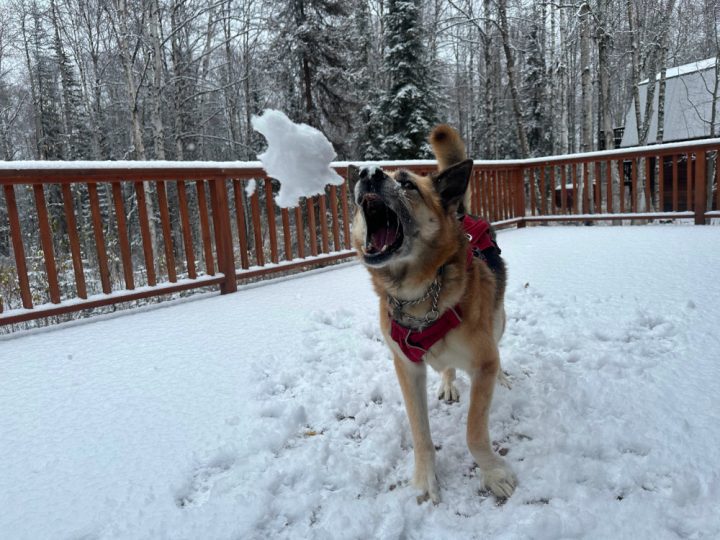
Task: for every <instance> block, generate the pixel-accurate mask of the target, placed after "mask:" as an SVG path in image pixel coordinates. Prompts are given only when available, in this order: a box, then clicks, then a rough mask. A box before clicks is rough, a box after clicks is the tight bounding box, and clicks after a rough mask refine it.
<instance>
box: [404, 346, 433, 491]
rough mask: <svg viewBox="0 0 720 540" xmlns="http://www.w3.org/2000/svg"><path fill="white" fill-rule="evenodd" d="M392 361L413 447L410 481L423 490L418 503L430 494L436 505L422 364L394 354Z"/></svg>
mask: <svg viewBox="0 0 720 540" xmlns="http://www.w3.org/2000/svg"><path fill="white" fill-rule="evenodd" d="M394 361H395V372H396V373H397V377H398V381H399V383H400V389H401V390H402V394H403V399H404V400H405V410H406V411H407V415H408V420H409V422H410V430H411V432H412V437H413V446H414V447H415V475H414V479H413V484H414V485H415V487H417V488H418V489H420V490H421V491H422V495H421V496H420V497H418V502H422V501H424V500H427V498H428V497H429V498H430V499H431V500H432V502H433V503H436V504H437V503H439V502H440V488H439V486H438V481H437V477H436V476H435V447H434V446H433V442H432V438H431V436H430V421H429V419H428V408H427V388H426V369H425V364H424V363H419V364H413V363H412V362H409V361H407V360H405V359H403V358H400V357H399V356H398V355H397V354H396V355H394Z"/></svg>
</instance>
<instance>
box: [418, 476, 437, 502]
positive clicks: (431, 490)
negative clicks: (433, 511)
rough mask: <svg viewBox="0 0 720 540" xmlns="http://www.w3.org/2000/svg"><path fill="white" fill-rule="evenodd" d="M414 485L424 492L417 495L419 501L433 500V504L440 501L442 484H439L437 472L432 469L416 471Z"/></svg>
mask: <svg viewBox="0 0 720 540" xmlns="http://www.w3.org/2000/svg"><path fill="white" fill-rule="evenodd" d="M413 485H414V486H415V487H416V488H417V489H419V490H420V491H421V492H422V493H421V494H420V495H418V496H417V503H418V504H422V503H424V502H425V501H427V500H431V501H432V502H433V504H438V503H439V502H440V485H439V484H438V480H437V476H435V472H434V471H431V470H426V471H417V470H416V471H415V478H414V479H413Z"/></svg>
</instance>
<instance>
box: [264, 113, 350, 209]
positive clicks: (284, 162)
mask: <svg viewBox="0 0 720 540" xmlns="http://www.w3.org/2000/svg"><path fill="white" fill-rule="evenodd" d="M252 125H253V128H255V131H258V132H259V133H262V134H263V135H264V136H265V138H266V139H267V142H268V148H267V150H266V151H265V152H263V153H262V154H260V155H258V159H260V161H261V162H262V165H263V168H264V169H265V170H266V171H267V173H268V175H270V176H272V177H273V178H275V179H276V180H278V181H279V182H280V192H279V193H278V194H277V197H275V202H276V203H277V204H278V206H280V207H282V208H287V207H289V206H296V205H297V203H298V199H300V197H311V196H312V195H317V194H320V193H324V191H325V186H326V185H327V184H334V185H336V186H338V185H340V184H342V183H343V182H344V181H345V180H344V179H343V177H342V176H340V175H339V174H337V173H336V172H335V171H334V170H332V169H331V168H330V163H331V162H332V160H333V159H335V156H336V155H337V154H335V150H334V149H333V147H332V144H330V141H328V140H327V138H326V137H325V135H323V134H322V133H321V132H320V131H319V130H317V129H315V128H314V127H312V126H308V125H307V124H295V123H294V122H292V120H290V119H289V118H288V117H287V116H285V114H283V113H282V112H280V111H275V110H272V109H266V110H265V112H264V113H263V114H262V116H253V118H252Z"/></svg>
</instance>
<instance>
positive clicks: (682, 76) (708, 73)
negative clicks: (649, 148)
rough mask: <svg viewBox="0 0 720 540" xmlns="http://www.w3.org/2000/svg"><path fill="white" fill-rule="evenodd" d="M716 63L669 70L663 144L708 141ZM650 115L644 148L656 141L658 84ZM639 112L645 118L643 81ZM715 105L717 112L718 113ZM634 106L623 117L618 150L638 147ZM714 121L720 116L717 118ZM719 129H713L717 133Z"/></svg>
mask: <svg viewBox="0 0 720 540" xmlns="http://www.w3.org/2000/svg"><path fill="white" fill-rule="evenodd" d="M715 63H716V59H715V58H708V59H706V60H699V61H697V62H692V63H690V64H685V65H683V66H678V67H676V68H672V69H669V70H668V71H667V77H666V82H665V118H664V122H663V130H664V133H663V140H664V141H687V140H690V139H700V138H704V137H709V136H710V134H711V129H710V128H711V125H710V124H711V121H712V116H713V115H712V108H713V96H712V89H713V88H714V86H715V70H714V69H712V68H713V67H714V66H715ZM655 86H656V87H655V94H654V100H655V101H654V103H653V113H652V117H651V119H650V129H649V132H648V138H647V141H646V142H647V144H653V143H654V142H655V141H656V140H657V110H658V98H659V88H658V87H659V83H656V85H655ZM638 91H639V97H640V111H641V112H642V113H643V114H644V111H645V101H646V98H647V91H648V84H647V81H644V84H642V83H641V85H640V87H639V88H638ZM719 105H720V103H718V102H716V103H715V107H716V110H718V111H720V108H718V106H719ZM634 106H635V102H634V101H633V102H632V103H631V104H630V107H628V110H627V113H626V115H625V132H624V133H623V138H622V142H621V143H620V146H621V147H628V146H635V145H637V144H638V127H637V121H636V117H635V108H634ZM716 118H720V116H718V115H716ZM719 127H720V125H717V126H716V129H715V132H716V133H717V131H718V128H719Z"/></svg>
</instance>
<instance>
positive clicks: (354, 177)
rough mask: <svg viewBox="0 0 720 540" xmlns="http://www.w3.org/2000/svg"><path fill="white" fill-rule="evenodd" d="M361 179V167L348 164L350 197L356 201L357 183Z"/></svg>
mask: <svg viewBox="0 0 720 540" xmlns="http://www.w3.org/2000/svg"><path fill="white" fill-rule="evenodd" d="M358 180H360V167H358V166H356V165H348V168H347V183H348V189H349V191H350V199H352V200H353V201H355V195H354V193H355V184H357V182H358Z"/></svg>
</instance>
